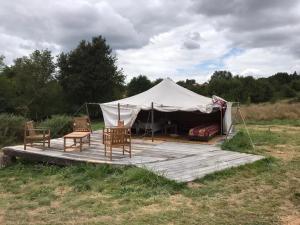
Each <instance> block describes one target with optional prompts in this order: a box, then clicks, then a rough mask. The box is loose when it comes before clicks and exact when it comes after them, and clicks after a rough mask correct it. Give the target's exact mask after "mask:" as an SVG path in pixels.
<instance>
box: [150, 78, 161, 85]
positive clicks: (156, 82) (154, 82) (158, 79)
mask: <svg viewBox="0 0 300 225" xmlns="http://www.w3.org/2000/svg"><path fill="white" fill-rule="evenodd" d="M162 81H163V78H157V79H156V80H155V81H153V82H152V86H155V85H157V84H159V83H160V82H162Z"/></svg>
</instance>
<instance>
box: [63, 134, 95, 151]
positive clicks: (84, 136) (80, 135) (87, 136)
mask: <svg viewBox="0 0 300 225" xmlns="http://www.w3.org/2000/svg"><path fill="white" fill-rule="evenodd" d="M83 138H87V140H88V142H87V143H88V144H89V146H90V145H91V133H90V132H72V133H69V134H67V135H65V136H64V151H66V149H67V148H78V147H79V150H80V151H82V144H83V141H82V139H83ZM67 139H73V141H74V143H73V144H72V145H69V146H67V145H66V142H67ZM77 139H79V146H77Z"/></svg>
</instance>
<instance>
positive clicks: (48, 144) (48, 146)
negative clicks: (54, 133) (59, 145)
mask: <svg viewBox="0 0 300 225" xmlns="http://www.w3.org/2000/svg"><path fill="white" fill-rule="evenodd" d="M48 148H50V137H49V138H48Z"/></svg>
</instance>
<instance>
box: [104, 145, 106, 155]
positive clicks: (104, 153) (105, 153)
mask: <svg viewBox="0 0 300 225" xmlns="http://www.w3.org/2000/svg"><path fill="white" fill-rule="evenodd" d="M104 156H106V144H105V145H104Z"/></svg>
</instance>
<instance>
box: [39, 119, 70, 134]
mask: <svg viewBox="0 0 300 225" xmlns="http://www.w3.org/2000/svg"><path fill="white" fill-rule="evenodd" d="M39 126H40V127H47V128H49V129H50V131H51V137H53V138H54V137H61V136H63V135H65V134H67V133H70V132H71V131H72V117H70V116H66V115H54V116H52V117H51V118H49V119H46V120H44V121H43V122H41V123H40V124H39Z"/></svg>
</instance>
